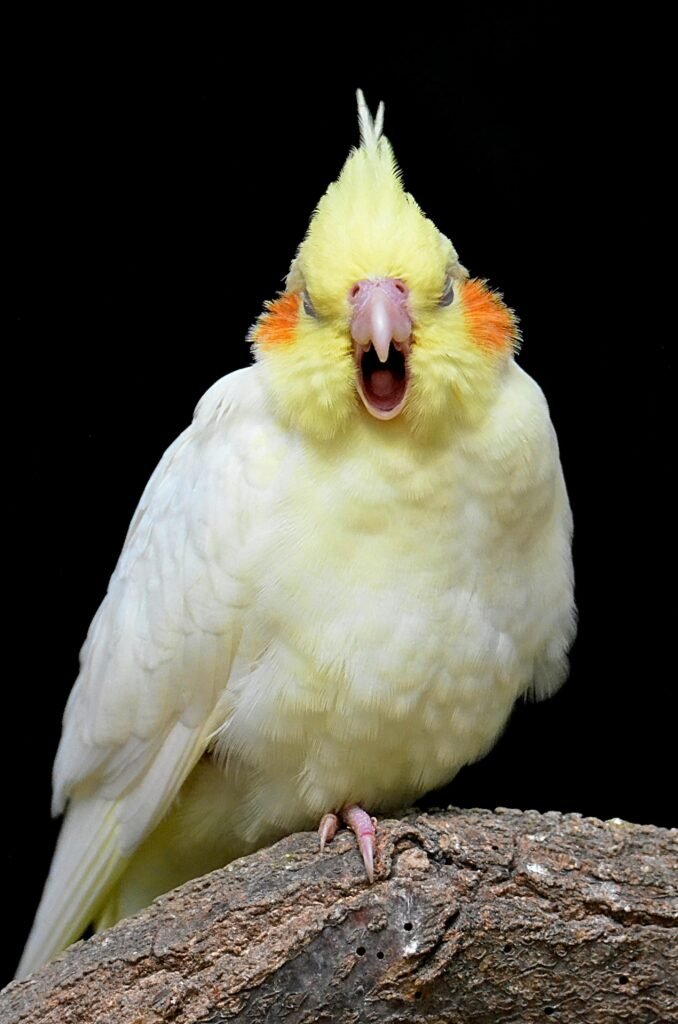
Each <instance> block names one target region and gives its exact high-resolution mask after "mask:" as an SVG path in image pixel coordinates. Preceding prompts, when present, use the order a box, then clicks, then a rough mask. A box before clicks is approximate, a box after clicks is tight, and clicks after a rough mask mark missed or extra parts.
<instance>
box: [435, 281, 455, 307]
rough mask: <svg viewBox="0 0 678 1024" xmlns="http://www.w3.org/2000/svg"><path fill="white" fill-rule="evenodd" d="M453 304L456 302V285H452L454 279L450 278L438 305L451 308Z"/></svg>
mask: <svg viewBox="0 0 678 1024" xmlns="http://www.w3.org/2000/svg"><path fill="white" fill-rule="evenodd" d="M453 302H454V284H453V283H452V278H451V277H448V279H447V281H446V283H445V288H444V290H443V294H442V295H441V296H440V301H439V302H438V305H439V306H451V305H452V303H453Z"/></svg>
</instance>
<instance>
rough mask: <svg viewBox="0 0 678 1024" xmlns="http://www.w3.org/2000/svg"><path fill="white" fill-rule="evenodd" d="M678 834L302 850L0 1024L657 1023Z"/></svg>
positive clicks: (134, 927) (278, 850)
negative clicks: (372, 859) (366, 851)
mask: <svg viewBox="0 0 678 1024" xmlns="http://www.w3.org/2000/svg"><path fill="white" fill-rule="evenodd" d="M677 880H678V832H676V830H670V831H668V830H664V829H659V828H654V827H651V826H640V825H631V824H629V823H627V822H623V821H619V820H616V819H615V820H613V821H609V822H601V821H598V820H597V819H585V818H581V817H580V816H579V815H574V814H568V815H561V814H558V813H555V812H550V813H548V814H538V813H537V812H536V811H527V812H525V813H522V812H520V811H511V810H504V809H499V810H498V811H496V812H495V813H492V812H490V811H479V810H472V811H460V810H456V809H453V808H449V809H448V810H447V811H445V812H441V813H436V814H419V813H413V814H409V815H408V816H406V817H405V818H403V819H400V820H393V821H382V822H380V823H379V828H378V854H377V875H376V880H375V883H374V884H373V885H369V884H368V883H367V881H366V878H365V874H364V869H363V867H362V863H361V861H360V858H359V855H358V853H357V851H356V846H355V840H354V839H353V837H352V835H350V834H348V833H346V832H341V833H339V835H337V837H336V838H335V840H334V841H333V843H332V844H331V845H330V846H329V847H328V848H327V850H326V851H325V853H324V854H323V855H322V856H321V855H320V854H319V853H318V849H317V838H316V837H315V836H313V835H311V834H307V833H305V834H300V835H293V836H289V837H288V838H287V839H283V840H282V841H281V842H279V843H277V844H276V845H275V846H273V847H271V848H269V849H266V850H261V851H260V852H259V853H256V854H254V855H252V856H251V857H246V858H243V859H242V860H239V861H235V862H234V863H232V864H229V865H227V866H226V867H225V868H223V869H221V870H220V871H216V872H214V873H213V874H211V875H208V876H206V877H205V878H202V879H197V880H195V881H193V882H189V883H188V884H187V885H184V886H182V888H180V889H176V890H175V891H174V892H172V893H168V894H167V895H166V896H163V897H161V898H160V899H159V900H157V901H156V902H155V903H154V904H153V906H152V907H150V908H148V909H147V910H144V911H143V912H142V913H140V914H138V915H136V916H135V917H133V918H129V919H128V920H126V921H122V922H121V923H120V924H119V925H117V926H116V927H115V928H113V929H111V930H110V931H106V932H103V933H101V934H100V935H96V936H94V937H93V938H92V939H90V940H88V941H87V942H80V943H77V944H76V945H75V946H72V947H71V948H70V949H69V950H68V951H67V952H65V953H63V954H61V956H60V957H59V958H58V959H57V960H56V961H54V962H53V963H52V964H49V965H47V966H46V967H43V968H41V969H40V970H39V971H37V972H36V973H35V974H34V975H33V976H32V977H31V978H29V979H27V980H26V981H23V982H14V983H12V984H11V985H10V986H9V987H8V988H6V989H5V991H4V992H3V993H1V994H0V1022H1V1024H10V1022H11V1024H29V1022H30V1024H37V1022H40V1024H81V1022H82V1024H161V1022H163V1024H164V1022H166V1021H171V1022H172V1024H189V1022H201V1024H225V1022H227V1021H242V1022H257V1024H260V1022H264V1021H273V1022H276V1021H281V1022H285V1024H302V1022H303V1024H310V1022H317V1021H321V1022H327V1024H330V1022H331V1024H344V1022H346V1024H348V1022H351V1024H357V1022H363V1021H364V1022H373V1021H382V1022H383V1021H389V1022H399V1024H404V1022H408V1024H411V1022H414V1024H418V1022H424V1021H428V1022H430V1021H441V1022H442V1021H445V1022H449V1024H508V1022H512V1024H531V1022H533V1021H534V1022H537V1021H538V1022H540V1024H544V1022H546V1021H549V1020H550V1021H554V1022H556V1021H558V1022H570V1021H572V1022H578V1024H582V1022H585V1024H603V1022H604V1024H612V1022H628V1021H633V1022H634V1024H636V1022H637V1024H645V1022H647V1024H668V1022H670V1021H678V898H677Z"/></svg>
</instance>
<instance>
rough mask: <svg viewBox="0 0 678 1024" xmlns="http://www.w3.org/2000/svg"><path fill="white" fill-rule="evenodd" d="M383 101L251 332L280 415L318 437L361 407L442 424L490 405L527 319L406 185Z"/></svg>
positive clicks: (366, 118)
mask: <svg viewBox="0 0 678 1024" xmlns="http://www.w3.org/2000/svg"><path fill="white" fill-rule="evenodd" d="M383 111H384V108H383V104H380V106H379V109H378V111H377V115H376V118H374V119H373V118H372V116H371V114H370V112H369V110H368V109H367V106H366V104H365V101H364V98H363V95H362V93H361V92H358V114H359V122H360V136H361V141H360V146H359V147H358V148H357V149H354V150H352V152H351V153H350V154H349V157H348V159H347V161H346V163H345V164H344V167H343V169H342V171H341V174H340V175H339V178H338V179H337V181H335V182H333V183H332V184H331V185H330V186H329V188H328V189H327V191H326V193H325V195H324V196H323V197H322V199H321V200H320V202H319V203H318V206H317V208H316V210H315V213H314V214H313V217H312V219H311V222H310V224H309V227H308V231H307V234H306V237H305V238H304V241H303V242H302V244H301V246H300V247H299V250H298V252H297V255H296V257H295V259H294V261H293V263H292V266H291V268H290V272H289V274H288V276H287V279H286V289H285V291H284V292H283V293H282V294H281V295H280V296H279V297H278V298H277V299H275V300H274V301H272V302H269V303H267V305H266V307H265V310H264V312H263V313H262V315H261V316H260V318H259V320H258V321H257V323H256V324H255V325H254V327H253V329H252V341H253V345H254V351H255V355H256V358H257V360H258V361H259V362H260V363H262V364H263V366H264V368H265V371H266V375H267V378H268V381H269V387H270V389H271V391H272V393H273V397H274V400H275V403H276V406H277V409H278V413H279V414H280V415H281V416H282V417H283V418H284V419H285V420H286V421H287V422H288V423H289V424H290V425H291V426H293V427H295V428H298V429H301V430H302V431H303V432H305V433H307V434H310V435H312V436H315V437H317V438H319V439H329V438H332V437H334V436H335V435H336V434H337V433H339V432H341V431H343V430H344V429H345V428H346V426H347V424H349V423H350V422H351V420H352V419H355V418H356V417H359V416H362V417H372V418H374V419H375V420H378V421H381V423H382V424H383V427H382V429H385V430H386V429H389V428H388V423H389V422H392V421H399V422H404V423H406V424H407V425H408V426H409V427H410V428H411V429H412V431H413V432H414V433H419V434H424V435H426V434H430V433H431V432H435V431H444V430H445V429H446V428H449V427H450V426H454V425H455V424H459V423H463V422H469V421H473V420H474V419H477V418H478V417H482V415H483V414H484V413H485V412H486V411H487V409H488V408H489V406H490V405H491V403H492V400H493V397H494V395H495V394H496V391H497V388H498V386H499V381H500V378H501V371H502V368H503V367H504V366H505V364H506V362H507V361H508V359H509V358H510V356H511V355H512V353H513V351H514V349H515V347H516V344H517V341H518V327H517V321H516V318H515V316H514V314H513V312H512V311H511V310H510V309H509V308H508V307H507V306H506V305H505V304H504V303H503V301H502V299H501V296H500V295H498V294H497V293H496V292H494V291H492V290H491V289H490V288H489V287H488V285H487V283H486V282H485V281H482V280H478V279H469V275H468V272H467V271H466V270H465V268H464V267H462V265H461V264H460V262H459V259H458V257H457V253H456V251H455V249H454V246H453V245H452V243H451V242H450V240H449V239H448V238H446V237H445V235H443V234H442V233H441V232H440V231H439V230H438V228H437V227H436V226H435V224H434V223H433V222H432V221H431V220H429V219H428V218H427V217H426V216H425V214H424V213H423V212H422V210H421V209H420V207H419V206H418V204H417V203H416V201H415V200H414V198H413V197H412V196H411V195H410V194H409V193H408V192H406V191H405V189H404V187H403V184H402V180H401V175H400V171H399V169H398V167H397V164H396V162H395V158H394V155H393V150H392V148H391V145H390V143H389V141H388V139H387V138H386V137H385V136H384V135H382V125H383Z"/></svg>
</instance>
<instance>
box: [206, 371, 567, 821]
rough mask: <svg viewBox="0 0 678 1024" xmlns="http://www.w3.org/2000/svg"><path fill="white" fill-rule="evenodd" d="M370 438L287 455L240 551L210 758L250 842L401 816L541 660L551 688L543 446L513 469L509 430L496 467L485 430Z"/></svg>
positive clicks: (555, 478) (563, 520) (556, 512)
mask: <svg viewBox="0 0 678 1024" xmlns="http://www.w3.org/2000/svg"><path fill="white" fill-rule="evenodd" d="M526 379H527V378H526ZM530 383H531V382H530ZM542 418H543V414H542ZM547 423H548V421H547ZM378 426H379V430H378V431H375V430H374V429H373V428H372V426H371V424H369V423H368V424H367V425H366V427H365V432H364V435H363V436H361V437H358V438H355V437H353V438H349V439H347V441H346V444H345V445H344V446H341V447H335V449H333V452H332V458H331V459H328V457H327V452H324V453H322V459H321V458H319V456H318V454H317V453H314V452H313V451H310V450H309V449H308V448H307V447H303V446H300V447H299V449H298V450H296V451H292V452H289V451H288V452H287V453H286V454H285V456H284V458H282V459H281V462H280V464H279V469H278V473H277V475H276V482H275V486H274V487H272V488H271V490H270V492H269V503H268V507H267V510H266V511H267V515H266V522H265V524H264V523H262V524H261V527H260V528H259V529H258V530H254V531H253V533H252V536H251V538H250V541H249V542H248V547H247V550H246V555H245V557H246V559H247V560H248V564H247V567H246V570H245V571H246V573H247V575H248V577H249V578H250V579H253V580H256V581H257V586H256V593H253V594H252V595H251V604H250V606H249V611H248V615H247V620H246V623H245V626H244V630H243V635H242V640H241V645H240V649H239V654H238V657H237V659H236V663H235V664H234V666H233V672H232V676H231V681H230V683H229V686H228V688H227V691H226V693H225V695H224V702H223V706H222V709H223V714H224V726H223V728H222V729H221V731H220V733H219V735H218V739H217V742H216V745H215V755H216V757H217V758H218V759H219V760H221V761H222V762H223V763H224V765H225V769H226V775H227V784H228V786H229V787H230V788H231V790H232V788H233V785H234V782H236V780H238V779H239V780H247V781H246V782H244V781H241V786H242V793H241V796H242V801H243V806H244V808H245V811H244V813H243V815H242V819H241V827H242V829H243V836H244V837H246V838H247V839H250V840H252V841H257V840H258V838H259V836H260V835H262V834H266V833H268V832H274V831H275V830H276V828H280V829H289V828H299V827H304V826H306V827H309V826H311V825H313V824H315V823H317V820H318V819H319V817H320V816H321V815H322V814H323V813H325V812H326V811H328V810H336V809H338V808H339V807H341V806H342V805H343V804H346V803H350V802H358V803H362V804H363V805H364V806H366V807H368V808H369V809H370V810H373V811H374V810H378V809H382V808H386V807H394V806H398V805H402V804H404V803H407V802H408V801H410V800H412V799H413V798H415V797H416V796H417V795H419V794H421V793H422V792H424V791H426V790H429V789H431V788H434V787H435V786H438V785H441V784H443V783H444V782H446V781H448V780H449V779H451V778H452V777H453V775H454V774H455V773H456V771H457V770H458V769H459V768H460V767H461V766H462V765H463V764H466V763H468V762H469V761H472V760H475V759H476V758H477V757H479V756H481V755H482V754H483V753H484V752H485V751H486V750H487V749H488V748H489V747H490V746H491V745H492V743H493V742H494V740H495V739H496V737H497V735H498V733H499V732H500V731H501V729H502V727H503V725H504V723H505V721H506V719H507V717H508V714H509V712H510V709H511V707H512V705H513V703H514V701H515V699H516V697H517V696H518V695H519V694H520V693H521V692H523V691H524V690H525V689H526V688H527V687H528V686H529V685H530V683H531V681H532V679H533V677H534V674H535V671H537V672H538V671H539V666H540V664H541V662H544V663H545V664H546V663H548V665H547V668H546V672H547V676H548V674H549V672H550V673H551V674H550V676H549V679H547V681H546V683H545V684H544V685H545V686H550V687H553V686H554V685H557V682H559V681H560V680H559V678H557V677H558V676H559V674H560V671H561V667H562V666H561V665H560V662H561V661H562V658H563V655H564V650H565V649H566V646H567V643H568V641H569V636H568V629H569V625H568V623H569V622H570V609H571V584H570V577H569V562H568V557H569V556H568V555H567V550H568V547H569V544H568V540H569V518H568V515H569V513H568V509H567V502H566V499H565V497H564V490H563V488H562V480H561V477H560V472H559V465H558V461H557V453H556V450H555V444H554V441H553V438H552V435H551V434H550V432H549V431H544V430H543V429H542V424H539V432H540V433H541V437H540V446H537V449H536V450H534V451H531V452H530V458H531V464H530V465H529V471H528V472H526V468H525V466H524V464H523V463H524V461H525V454H526V453H525V452H524V451H522V450H521V449H522V445H521V444H518V445H517V446H516V440H515V430H516V428H517V429H518V430H520V429H523V428H522V427H521V424H520V423H518V424H517V425H516V424H515V423H512V424H511V430H512V431H513V436H512V439H511V442H510V445H508V441H506V444H507V445H508V446H509V447H512V448H513V449H514V451H513V452H512V453H509V452H508V449H507V450H506V451H504V450H503V449H502V440H503V438H502V433H501V429H498V428H497V426H496V425H495V426H494V427H490V428H488V430H487V431H486V432H485V434H480V435H474V436H473V437H471V438H468V439H466V440H459V443H457V444H455V445H451V446H450V445H447V446H446V445H441V446H440V447H438V448H435V447H433V446H430V447H428V448H426V449H425V450H424V451H423V452H422V450H421V448H420V447H416V446H409V447H408V446H407V445H405V444H404V443H403V437H402V436H398V434H397V431H396V430H395V429H394V430H393V431H391V432H390V434H388V435H386V437H385V432H384V431H383V429H382V425H378ZM524 429H525V432H526V441H525V443H526V444H529V445H530V447H531V448H534V445H533V444H532V443H531V438H530V437H529V433H530V431H532V432H534V422H533V421H532V420H530V417H529V416H528V417H527V419H526V421H525V427H524ZM377 439H379V440H377ZM516 447H517V454H516V451H515V449H516ZM511 456H512V458H513V462H514V463H515V466H514V465H512V462H511ZM561 492H562V493H561ZM549 645H550V650H549V653H548V656H546V658H545V655H544V652H545V650H546V649H547V648H549ZM554 665H555V666H556V668H555V669H554V667H553V666H554ZM549 666H550V667H549ZM549 680H550V681H549Z"/></svg>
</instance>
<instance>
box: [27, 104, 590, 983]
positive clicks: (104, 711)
mask: <svg viewBox="0 0 678 1024" xmlns="http://www.w3.org/2000/svg"><path fill="white" fill-rule="evenodd" d="M358 106H359V121H360V132H361V142H360V146H359V148H358V149H355V150H353V151H352V152H351V153H350V155H349V157H348V160H347V161H346V164H345V165H344V168H343V170H342V171H341V174H340V176H339V178H338V180H337V181H336V182H335V183H333V184H332V185H330V187H329V188H328V190H327V192H326V193H325V195H324V196H323V198H322V199H321V200H320V203H319V204H318V207H317V209H316V211H315V213H314V215H313V218H312V220H311V223H310V226H309V228H308V232H307V235H306V237H305V239H304V241H303V243H302V244H301V246H300V248H299V250H298V253H297V255H296V258H295V259H294V261H293V263H292V267H291V270H290V273H289V275H288V277H287V281H286V289H285V291H284V293H283V294H282V295H280V296H279V297H278V298H277V299H275V300H274V301H272V302H270V303H269V304H268V305H267V306H266V308H265V311H264V312H263V314H262V315H261V316H260V318H259V320H258V321H257V323H256V324H255V326H254V328H253V329H252V332H251V337H252V343H253V347H254V352H255V356H256V362H255V364H254V365H253V366H250V367H248V368H247V369H243V370H239V371H237V372H235V373H231V374H229V375H228V376H226V377H224V378H223V379H222V380H220V381H218V382H217V383H216V384H214V386H213V387H212V388H211V389H210V390H209V391H208V392H207V393H206V394H205V395H204V397H203V398H202V400H201V401H200V403H199V405H198V407H197V410H196V413H195V417H194V419H193V422H192V424H191V425H190V426H189V427H188V429H187V430H186V431H185V432H184V433H183V434H182V435H181V436H180V437H179V438H178V439H177V440H176V441H175V442H174V444H173V445H172V446H171V447H170V448H169V449H168V451H167V452H166V453H165V455H164V456H163V458H162V460H161V462H160V464H159V466H158V467H157V469H156V470H155V472H154V473H153V475H152V477H151V479H150V481H149V483H148V485H147V487H146V489H145V491H144V494H143V496H142V498H141V502H140V505H139V508H138V510H137V512H136V514H135V516H134V519H133V521H132V523H131V525H130V528H129V532H128V534H127V539H126V541H125V545H124V548H123V551H122V554H121V556H120V560H119V562H118V565H117V567H116V569H115V572H114V573H113V576H112V578H111V581H110V585H109V589H108V593H107V595H106V597H105V599H104V601H103V603H102V605H101V607H100V608H99V610H98V612H97V614H96V615H95V617H94V620H93V622H92V625H91V627H90V630H89V633H88V636H87V640H86V643H85V645H84V647H83V650H82V654H81V671H80V675H79V677H78V680H77V682H76V684H75V687H74V689H73V691H72V693H71V696H70V699H69V701H68V705H67V707H66V712H65V715H64V723H63V735H62V739H61V744H60V746H59V750H58V753H57V757H56V762H55V766H54V807H53V809H54V813H56V814H59V813H61V812H63V811H64V809H65V813H66V816H65V821H64V824H63V827H62V831H61V835H60V837H59V841H58V845H57V849H56V852H55V855H54V860H53V863H52V867H51V871H50V874H49V878H48V880H47V884H46V886H45V891H44V894H43V897H42V902H41V904H40V907H39V910H38V913H37V916H36V920H35V924H34V926H33V931H32V933H31V935H30V938H29V940H28V943H27V946H26V950H25V953H24V956H23V959H22V961H21V964H20V967H19V971H18V975H19V976H23V975H25V974H27V973H28V972H30V971H31V970H33V969H34V968H35V967H37V966H38V965H40V964H41V963H43V962H44V961H46V960H48V959H49V958H50V957H52V956H53V955H54V954H55V953H56V952H58V951H59V950H60V949H62V948H63V947H64V946H66V945H67V944H68V943H70V942H72V941H74V940H75V939H76V938H78V937H79V936H80V934H81V933H82V932H83V930H84V929H85V928H86V927H87V926H88V925H90V924H93V925H94V926H95V927H96V928H102V927H105V926H107V925H110V924H112V923H113V922H115V921H117V920H118V919H119V918H121V917H124V916H126V915H128V914H131V913H133V912H134V911H136V910H137V909H138V908H140V907H143V906H145V905H146V904H148V903H149V902H150V901H151V900H152V899H153V898H154V897H155V896H157V895H158V894H159V893H161V892H164V891H166V890H168V889H170V888H172V887H174V886H176V885H178V884H180V883H182V882H184V881H186V880H187V879H189V878H192V877H195V876H197V875H200V874H202V873H205V872H207V871H210V870H212V869H214V868H216V867H218V866H221V865H223V864H224V863H226V862H227V861H229V860H231V859H233V858H234V857H237V856H240V855H242V854H245V853H248V852H250V851H252V850H254V849H256V848H258V847H261V846H263V845H265V844H267V843H270V842H271V841H273V840H275V839H277V838H279V837H281V836H283V835H285V834H287V833H290V832H293V831H296V830H300V829H309V828H313V827H318V826H320V842H321V845H322V844H324V843H325V842H328V841H330V840H331V838H332V836H333V835H334V833H335V831H336V829H337V828H338V826H339V822H340V820H343V821H344V822H346V823H347V824H348V825H349V826H350V827H352V828H353V830H354V831H355V832H356V835H357V837H358V841H359V845H360V850H361V852H362V855H363V858H364V861H365V865H366V869H367V873H368V875H369V876H370V878H371V877H372V872H373V855H374V825H373V820H372V818H371V817H370V815H371V814H372V813H373V812H382V811H384V810H388V809H397V808H398V807H401V806H404V805H407V804H409V803H410V802H412V801H414V800H416V798H417V797H418V796H420V795H421V794H423V793H425V792H426V791H427V790H431V789H433V788H434V787H438V786H441V785H443V784H444V783H447V782H449V781H450V780H451V779H452V778H453V776H454V775H455V773H456V772H457V771H458V770H459V769H460V768H461V767H462V766H463V765H465V764H468V763H469V762H471V761H475V760H476V759H477V758H479V757H481V756H482V755H483V754H484V753H485V752H486V751H487V750H488V749H489V748H490V747H491V746H492V744H493V743H494V742H495V741H496V739H497V738H498V736H499V734H500V733H501V731H502V729H503V727H504V725H505V723H506V721H507V718H508V716H509V714H510V711H511V708H512V706H513V704H514V702H515V701H516V698H518V697H519V696H520V695H521V694H525V693H527V692H528V691H530V692H532V694H534V695H535V696H536V697H537V698H543V697H547V696H548V695H549V694H551V693H553V691H554V690H555V689H556V687H558V686H559V685H560V683H561V682H562V681H563V679H564V677H565V675H566V671H567V650H568V648H569V645H570V642H571V640H572V637H573V633H574V608H573V574H572V563H571V516H570V509H569V505H568V499H567V494H566V490H565V485H564V482H563V476H562V471H561V467H560V462H559V456H558V447H557V442H556V437H555V433H554V430H553V427H552V425H551V422H550V419H549V413H548V409H547V405H546V401H545V399H544V397H543V395H542V392H541V390H540V389H539V387H538V386H537V384H535V383H534V381H533V380H532V379H531V378H530V377H529V376H527V374H526V373H524V372H523V371H522V370H521V369H520V368H519V367H518V366H517V365H516V363H515V361H514V358H513V357H514V351H515V348H516V345H517V340H518V327H517V323H516V318H515V316H514V314H513V313H512V312H511V310H510V309H508V308H507V307H506V305H505V304H504V303H503V301H502V299H501V297H500V296H499V295H498V294H497V293H496V292H493V291H492V290H490V288H489V287H488V285H487V284H486V283H485V282H484V281H482V280H477V279H475V280H474V279H469V277H468V274H467V271H466V270H465V269H464V268H463V267H462V266H461V264H460V263H459V260H458V258H457V253H456V251H455V249H454V247H453V245H452V243H451V242H450V241H449V240H448V239H447V238H446V237H445V236H444V235H443V234H441V232H440V231H439V230H438V229H437V228H436V227H435V225H434V224H433V223H432V222H431V221H430V220H429V219H427V217H426V216H425V215H424V214H423V212H422V211H421V209H420V208H419V206H418V205H417V203H416V202H415V200H414V199H413V198H412V196H410V195H409V194H408V193H407V192H405V190H404V188H403V185H402V183H401V178H400V173H399V171H398V169H397V167H396V164H395V160H394V156H393V152H392V149H391V146H390V144H389V142H388V141H387V139H386V138H385V137H384V136H383V135H382V122H383V105H381V106H380V108H379V111H378V113H377V116H376V119H374V120H373V119H372V117H371V115H370V113H369V112H368V110H367V108H366V106H365V103H364V100H363V98H362V94H360V93H359V94H358Z"/></svg>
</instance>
